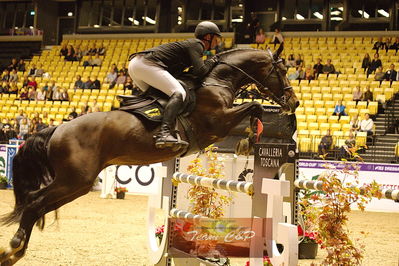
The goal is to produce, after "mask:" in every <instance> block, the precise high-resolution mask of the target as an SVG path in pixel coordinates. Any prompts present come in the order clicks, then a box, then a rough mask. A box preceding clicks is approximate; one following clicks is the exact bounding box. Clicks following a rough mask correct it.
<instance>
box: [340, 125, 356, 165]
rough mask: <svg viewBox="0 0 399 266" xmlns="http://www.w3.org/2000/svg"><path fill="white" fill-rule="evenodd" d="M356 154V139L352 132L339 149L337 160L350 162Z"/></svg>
mask: <svg viewBox="0 0 399 266" xmlns="http://www.w3.org/2000/svg"><path fill="white" fill-rule="evenodd" d="M355 153H356V139H355V136H354V134H353V132H352V131H350V132H349V137H348V139H346V140H345V144H344V145H342V147H341V148H340V155H339V159H340V160H342V159H345V160H352V159H353V158H354V154H355Z"/></svg>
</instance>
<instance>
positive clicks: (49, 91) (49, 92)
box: [46, 80, 57, 100]
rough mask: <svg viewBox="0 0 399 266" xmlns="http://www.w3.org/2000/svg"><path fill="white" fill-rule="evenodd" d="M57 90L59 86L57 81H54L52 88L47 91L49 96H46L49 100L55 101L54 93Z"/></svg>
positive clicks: (51, 84)
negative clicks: (56, 83)
mask: <svg viewBox="0 0 399 266" xmlns="http://www.w3.org/2000/svg"><path fill="white" fill-rule="evenodd" d="M56 88H57V86H56V85H55V81H54V80H52V81H51V82H50V86H49V87H48V90H47V95H46V98H47V100H52V99H53V93H54V91H55V90H56Z"/></svg>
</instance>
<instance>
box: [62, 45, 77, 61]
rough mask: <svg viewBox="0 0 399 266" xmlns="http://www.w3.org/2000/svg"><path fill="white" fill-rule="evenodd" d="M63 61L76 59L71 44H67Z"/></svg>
mask: <svg viewBox="0 0 399 266" xmlns="http://www.w3.org/2000/svg"><path fill="white" fill-rule="evenodd" d="M64 59H65V61H76V60H77V59H76V56H75V50H74V49H73V48H72V46H69V45H68V48H67V53H66V55H65V57H64Z"/></svg>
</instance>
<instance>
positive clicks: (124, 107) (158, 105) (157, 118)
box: [117, 80, 196, 123]
mask: <svg viewBox="0 0 399 266" xmlns="http://www.w3.org/2000/svg"><path fill="white" fill-rule="evenodd" d="M179 82H180V84H181V85H182V86H183V88H184V89H185V91H186V99H185V100H184V107H183V108H182V110H181V111H180V113H179V116H180V117H181V116H183V117H186V116H188V115H189V114H190V113H191V112H192V111H193V110H194V108H195V102H196V97H195V89H196V87H195V86H194V84H193V82H183V81H181V80H179ZM117 99H118V100H119V102H120V107H119V109H118V110H121V111H125V112H128V113H130V114H134V115H138V116H140V117H142V118H145V119H147V120H149V121H152V122H155V123H160V122H162V116H163V112H164V108H165V106H166V104H167V103H168V101H169V97H168V96H167V95H166V94H164V93H163V92H161V91H160V90H157V89H155V88H152V87H150V88H149V89H148V90H147V91H146V92H144V93H143V94H141V95H139V96H134V95H117Z"/></svg>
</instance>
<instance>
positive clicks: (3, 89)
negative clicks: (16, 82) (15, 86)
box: [0, 81, 10, 94]
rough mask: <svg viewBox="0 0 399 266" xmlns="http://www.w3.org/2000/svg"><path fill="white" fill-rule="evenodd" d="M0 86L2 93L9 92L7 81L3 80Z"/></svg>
mask: <svg viewBox="0 0 399 266" xmlns="http://www.w3.org/2000/svg"><path fill="white" fill-rule="evenodd" d="M0 87H1V88H0V91H1V93H3V94H9V93H10V83H9V82H8V81H3V82H2V83H1V86H0Z"/></svg>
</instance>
